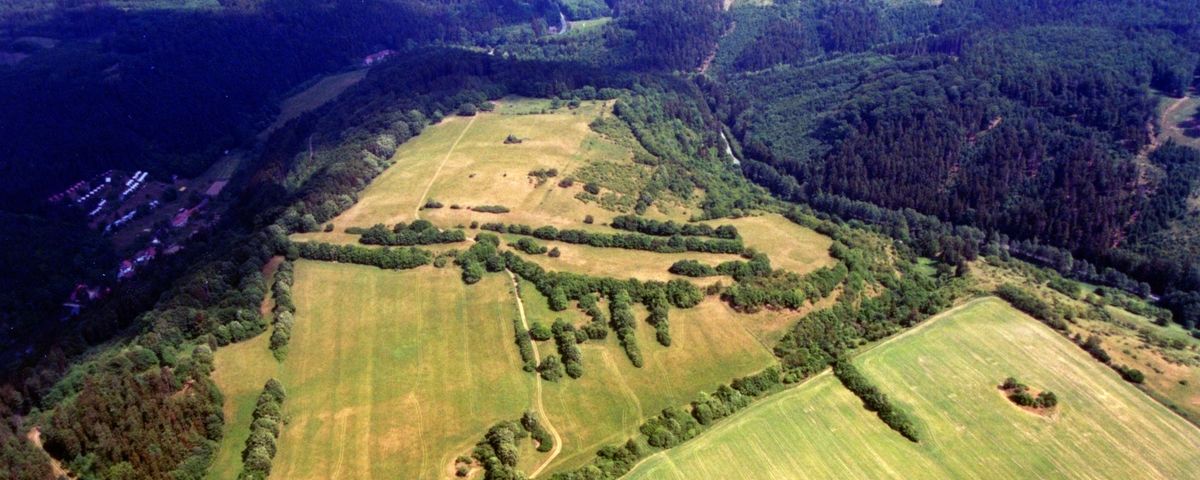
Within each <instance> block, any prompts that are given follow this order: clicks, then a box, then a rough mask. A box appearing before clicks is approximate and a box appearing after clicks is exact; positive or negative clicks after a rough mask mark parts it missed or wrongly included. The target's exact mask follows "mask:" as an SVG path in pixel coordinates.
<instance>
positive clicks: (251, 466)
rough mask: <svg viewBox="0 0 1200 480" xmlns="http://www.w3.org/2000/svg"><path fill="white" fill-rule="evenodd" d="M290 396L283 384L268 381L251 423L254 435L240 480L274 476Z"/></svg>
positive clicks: (245, 451) (248, 440) (249, 439)
mask: <svg viewBox="0 0 1200 480" xmlns="http://www.w3.org/2000/svg"><path fill="white" fill-rule="evenodd" d="M285 398H287V394H286V393H285V392H284V390H283V384H281V383H279V381H278V380H275V379H274V378H272V379H270V380H267V383H266V385H263V391H262V393H260V394H259V395H258V400H257V401H256V403H255V405H254V413H253V415H252V416H251V421H250V436H249V437H247V438H246V448H244V449H242V472H241V473H240V474H238V479H239V480H261V479H265V478H267V477H269V476H271V461H272V460H273V459H274V458H275V453H276V452H277V450H278V446H276V441H277V440H278V439H279V430H280V428H282V427H283V411H282V409H283V400H284V399H285Z"/></svg>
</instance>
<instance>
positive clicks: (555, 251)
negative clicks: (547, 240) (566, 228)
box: [547, 247, 562, 258]
mask: <svg viewBox="0 0 1200 480" xmlns="http://www.w3.org/2000/svg"><path fill="white" fill-rule="evenodd" d="M547 255H549V256H550V258H558V257H561V256H562V252H560V251H559V250H558V247H554V248H551V249H550V253H548V254H547Z"/></svg>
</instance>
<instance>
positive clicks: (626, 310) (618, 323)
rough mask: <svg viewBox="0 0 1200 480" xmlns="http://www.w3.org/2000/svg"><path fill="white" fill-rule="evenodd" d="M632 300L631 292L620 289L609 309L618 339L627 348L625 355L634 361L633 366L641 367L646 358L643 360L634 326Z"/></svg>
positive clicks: (613, 297)
mask: <svg viewBox="0 0 1200 480" xmlns="http://www.w3.org/2000/svg"><path fill="white" fill-rule="evenodd" d="M632 302H633V300H632V299H631V298H630V297H629V293H628V292H626V291H625V290H620V291H618V292H617V293H616V295H613V296H612V301H611V302H609V305H608V310H609V313H610V314H611V315H612V319H611V322H612V328H613V331H614V332H616V333H617V340H619V341H620V342H621V347H622V348H624V349H625V355H626V356H628V357H629V361H630V362H633V366H635V367H638V368H641V367H642V364H643V363H644V360H642V349H641V348H638V344H637V338H636V337H635V336H634V328H635V327H636V326H637V324H636V323H635V322H636V320H634V317H633V304H632Z"/></svg>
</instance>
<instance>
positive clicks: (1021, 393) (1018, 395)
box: [1000, 377, 1058, 409]
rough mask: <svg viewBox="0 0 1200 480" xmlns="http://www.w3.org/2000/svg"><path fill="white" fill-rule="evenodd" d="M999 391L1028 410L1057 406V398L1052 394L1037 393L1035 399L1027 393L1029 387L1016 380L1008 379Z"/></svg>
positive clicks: (1046, 392) (1048, 392) (1047, 392)
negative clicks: (1002, 391)
mask: <svg viewBox="0 0 1200 480" xmlns="http://www.w3.org/2000/svg"><path fill="white" fill-rule="evenodd" d="M1000 389H1001V390H1004V393H1006V394H1007V395H1008V399H1009V400H1012V402H1013V403H1015V404H1017V405H1020V406H1022V407H1028V408H1046V409H1049V408H1054V407H1055V406H1057V405H1058V396H1057V395H1054V392H1050V391H1045V392H1039V393H1038V394H1037V396H1036V397H1034V396H1033V395H1032V394H1030V393H1029V387H1028V386H1027V385H1025V384H1024V383H1021V382H1020V381H1018V380H1017V379H1016V378H1013V377H1008V378H1006V379H1005V380H1004V383H1002V384H1001V385H1000Z"/></svg>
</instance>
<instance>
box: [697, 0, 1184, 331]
mask: <svg viewBox="0 0 1200 480" xmlns="http://www.w3.org/2000/svg"><path fill="white" fill-rule="evenodd" d="M1196 11H1197V4H1196V3H1195V2H1098V1H1087V0H1079V1H1073V2H1034V1H1028V2H1026V1H1009V2H1000V1H961V2H946V3H944V4H942V5H940V6H937V7H933V6H928V5H920V4H916V3H915V2H914V4H904V5H901V6H890V5H887V4H885V3H883V2H776V5H774V6H773V7H770V8H753V7H742V8H736V9H734V12H733V13H732V14H731V15H732V16H733V17H734V18H735V19H736V20H737V22H738V25H739V28H737V29H736V30H734V31H733V32H732V33H731V34H730V35H728V36H727V37H726V38H725V39H723V40H722V44H721V51H720V54H719V55H718V58H717V67H716V68H717V70H718V72H719V73H720V76H719V78H718V79H714V80H712V81H708V82H706V84H707V85H708V86H709V92H710V95H711V97H712V98H713V101H714V103H716V104H717V105H718V107H717V108H718V112H719V113H718V115H719V116H720V117H721V118H722V119H723V120H724V121H725V122H726V123H727V124H728V125H729V126H730V128H731V129H732V131H733V132H734V134H735V135H736V136H737V137H738V139H739V140H740V143H741V146H742V152H743V154H744V155H745V156H746V157H747V159H746V160H747V161H746V165H745V171H746V173H747V175H748V176H750V177H751V178H753V179H755V180H756V181H758V182H760V183H762V184H763V185H765V186H767V187H769V188H770V189H771V190H772V191H773V192H775V193H776V194H778V195H780V196H782V197H784V198H789V199H792V200H796V201H802V202H808V203H811V204H814V205H816V206H818V208H823V209H826V210H827V211H830V212H831V213H835V214H838V215H847V216H851V217H853V216H858V215H857V213H856V212H853V211H851V210H853V209H852V208H846V205H848V202H847V200H849V201H864V202H867V203H869V204H871V205H874V206H877V207H882V208H884V209H892V210H897V211H903V210H905V209H912V210H915V211H917V212H920V213H923V214H927V215H932V216H935V217H937V218H938V219H940V220H942V221H946V222H951V223H955V224H962V225H970V226H973V227H976V228H979V229H981V230H982V231H983V232H984V233H986V234H989V235H990V234H992V232H996V233H1001V234H1004V235H1008V236H1011V237H1012V238H1014V239H1021V240H1030V241H1033V242H1036V243H1038V244H1045V245H1050V246H1056V247H1061V248H1064V249H1066V250H1068V251H1070V252H1073V253H1074V254H1075V255H1077V256H1079V257H1082V258H1085V259H1089V260H1092V261H1094V262H1098V263H1099V264H1100V266H1101V267H1105V266H1109V267H1114V268H1116V269H1118V270H1121V271H1124V272H1127V273H1130V274H1133V275H1134V276H1135V277H1137V278H1138V279H1140V280H1142V281H1145V282H1148V283H1150V285H1151V286H1152V287H1153V288H1154V289H1155V290H1156V291H1159V292H1162V293H1169V291H1171V290H1174V289H1179V290H1194V289H1196V288H1200V284H1196V283H1194V282H1195V280H1197V279H1198V278H1193V277H1195V275H1194V274H1193V273H1192V272H1195V271H1197V269H1196V267H1195V266H1194V265H1193V264H1191V262H1194V258H1189V257H1190V256H1186V255H1178V254H1174V252H1170V251H1161V252H1146V251H1145V250H1144V249H1143V250H1141V251H1139V249H1138V248H1137V247H1138V245H1137V242H1138V240H1139V239H1140V238H1142V237H1145V236H1147V235H1148V234H1149V232H1153V231H1154V230H1155V229H1158V228H1163V227H1164V226H1165V225H1166V223H1167V222H1168V221H1169V220H1168V219H1171V218H1177V217H1178V216H1180V215H1182V214H1183V213H1184V211H1183V210H1184V209H1183V207H1182V206H1181V205H1182V203H1183V202H1184V201H1185V200H1186V198H1187V197H1188V195H1190V193H1191V191H1192V187H1193V186H1194V184H1195V179H1196V175H1195V172H1193V171H1191V170H1189V168H1192V167H1185V166H1184V165H1194V164H1195V157H1194V152H1186V151H1181V149H1179V148H1178V147H1173V146H1169V145H1168V146H1165V147H1162V148H1161V149H1159V150H1157V151H1154V152H1153V154H1151V155H1150V159H1149V162H1143V161H1140V160H1139V158H1141V157H1143V156H1144V155H1145V152H1146V151H1147V149H1151V148H1152V147H1151V146H1150V142H1151V139H1152V136H1153V134H1154V131H1153V129H1154V125H1155V122H1156V121H1157V119H1156V115H1157V110H1156V108H1157V102H1158V95H1166V96H1181V95H1183V94H1185V92H1187V91H1188V89H1189V88H1190V87H1191V86H1192V85H1191V84H1192V82H1193V79H1194V77H1195V73H1196V71H1197V68H1198V66H1200V62H1198V60H1200V43H1198V42H1197V38H1198V37H1200V32H1198V31H1197V29H1196V22H1195V19H1196ZM1163 172H1166V175H1162V173H1163ZM1153 178H1162V179H1163V180H1162V181H1160V182H1158V184H1157V185H1156V184H1153V182H1150V184H1147V183H1148V182H1147V180H1146V179H1153ZM850 203H852V202H850ZM864 219H865V218H864ZM935 250H936V249H935ZM1134 252H1138V253H1134ZM1014 253H1020V252H1014ZM1080 266H1082V264H1080ZM1080 273H1084V272H1082V271H1081V272H1080ZM1096 278H1099V277H1098V276H1097V277H1096ZM1177 313H1182V312H1181V311H1179V312H1177Z"/></svg>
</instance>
